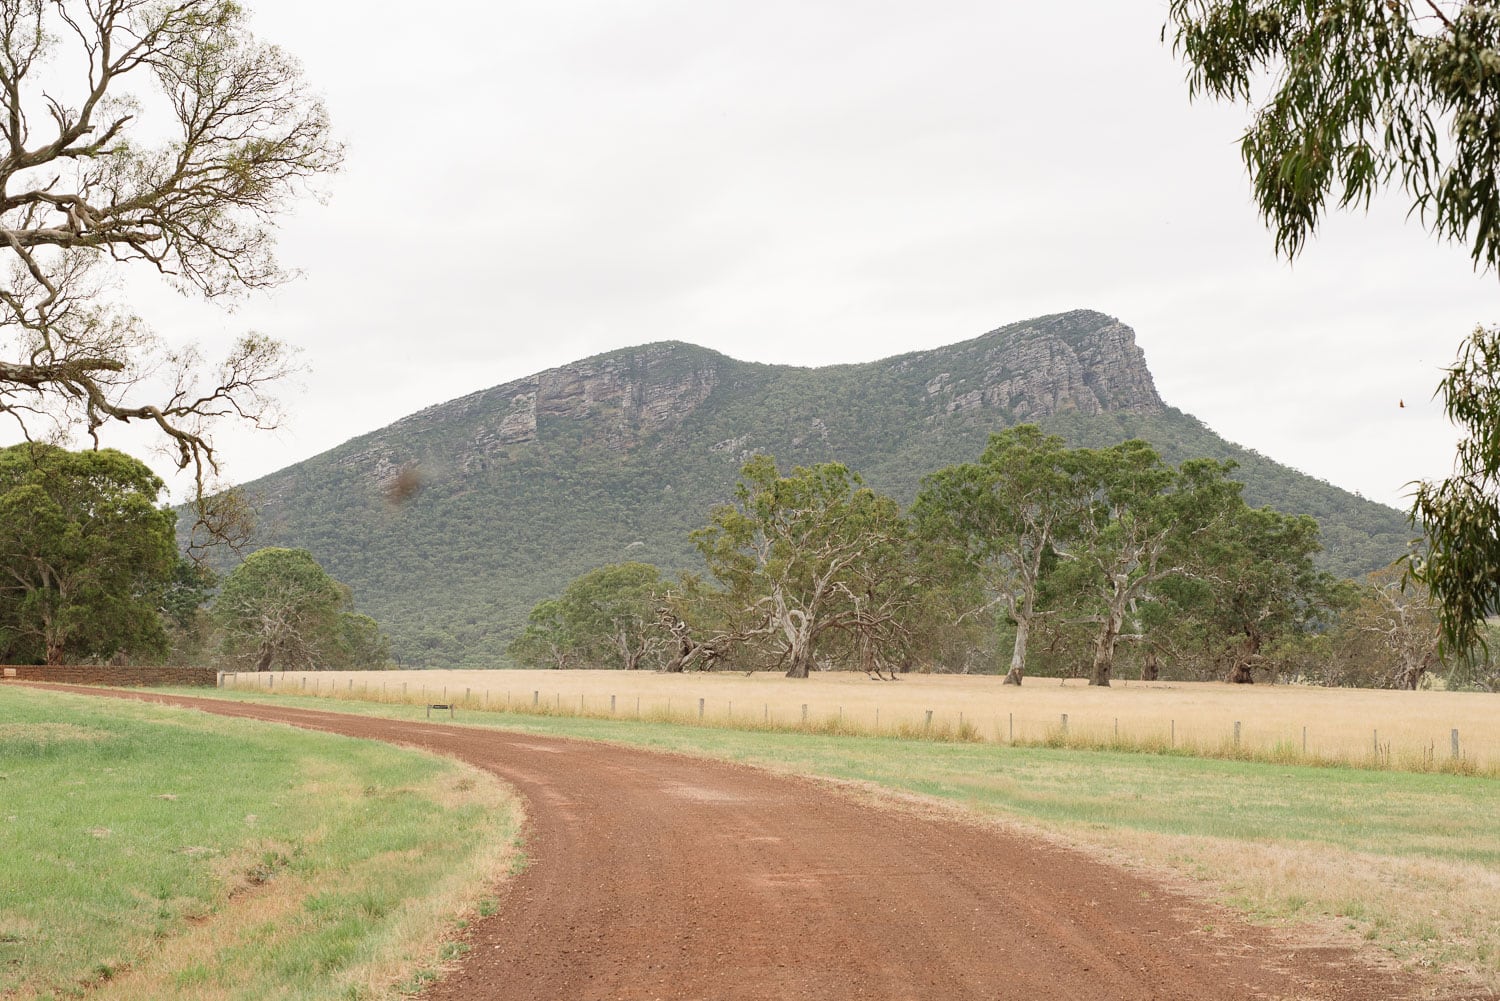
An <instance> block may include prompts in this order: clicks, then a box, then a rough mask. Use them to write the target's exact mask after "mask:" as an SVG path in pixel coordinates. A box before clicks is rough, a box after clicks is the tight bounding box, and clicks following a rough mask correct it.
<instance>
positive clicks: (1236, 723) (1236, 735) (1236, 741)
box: [1234, 720, 1240, 747]
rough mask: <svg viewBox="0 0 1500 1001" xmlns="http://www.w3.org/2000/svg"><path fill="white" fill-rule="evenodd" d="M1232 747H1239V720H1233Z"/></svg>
mask: <svg viewBox="0 0 1500 1001" xmlns="http://www.w3.org/2000/svg"><path fill="white" fill-rule="evenodd" d="M1234 746H1235V747H1239V746H1240V721H1239V720H1235V721H1234Z"/></svg>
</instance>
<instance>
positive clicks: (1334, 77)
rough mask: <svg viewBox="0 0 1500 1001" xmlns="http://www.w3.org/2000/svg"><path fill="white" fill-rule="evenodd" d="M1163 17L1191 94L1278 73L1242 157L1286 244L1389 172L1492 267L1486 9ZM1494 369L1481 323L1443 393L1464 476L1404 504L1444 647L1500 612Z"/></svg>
mask: <svg viewBox="0 0 1500 1001" xmlns="http://www.w3.org/2000/svg"><path fill="white" fill-rule="evenodd" d="M1169 27H1173V28H1174V47H1175V49H1176V50H1177V52H1178V53H1180V54H1181V55H1183V56H1184V57H1185V58H1186V59H1187V60H1188V63H1189V75H1188V84H1189V90H1190V91H1191V92H1192V93H1193V94H1195V95H1196V94H1206V95H1208V96H1210V97H1214V98H1220V99H1228V100H1236V101H1246V102H1248V101H1249V100H1250V95H1251V85H1252V82H1259V81H1262V80H1266V79H1270V81H1271V84H1272V86H1271V92H1270V96H1269V97H1268V98H1267V100H1266V101H1265V102H1264V104H1262V105H1261V107H1260V108H1259V109H1258V110H1257V112H1256V114H1255V117H1254V120H1253V123H1252V124H1251V126H1250V128H1249V129H1247V131H1246V133H1245V136H1244V138H1243V140H1242V141H1241V152H1242V154H1243V156H1244V160H1245V164H1246V166H1247V167H1248V168H1249V171H1250V175H1251V178H1252V181H1253V184H1254V187H1255V193H1256V198H1257V201H1258V203H1259V205H1260V211H1261V214H1262V216H1263V217H1264V218H1265V219H1266V221H1267V223H1268V224H1269V225H1270V226H1271V227H1272V228H1273V229H1274V230H1275V233H1276V246H1277V249H1278V250H1279V251H1281V252H1283V253H1285V254H1286V255H1287V256H1289V257H1290V256H1294V255H1295V254H1296V253H1297V252H1298V251H1299V250H1300V249H1301V248H1302V246H1303V245H1304V244H1305V243H1306V241H1307V238H1308V236H1309V235H1310V234H1311V233H1312V232H1313V231H1314V230H1316V228H1317V225H1318V222H1319V220H1320V217H1321V214H1322V211H1323V208H1324V206H1325V205H1326V204H1327V202H1328V201H1329V200H1330V199H1331V198H1334V197H1337V199H1338V203H1339V205H1340V206H1341V207H1342V206H1360V205H1364V206H1368V204H1369V202H1370V199H1371V197H1372V196H1373V195H1374V194H1375V192H1376V191H1378V190H1380V189H1381V188H1383V187H1386V186H1388V185H1390V184H1392V183H1399V184H1400V186H1401V188H1402V189H1404V191H1405V192H1406V194H1407V196H1408V197H1409V198H1410V199H1411V208H1412V213H1413V214H1415V215H1417V216H1419V217H1420V218H1421V219H1422V221H1423V222H1424V223H1425V224H1426V225H1427V227H1428V228H1429V229H1430V230H1432V231H1433V232H1434V233H1436V234H1437V235H1438V236H1440V237H1443V238H1446V239H1451V240H1453V241H1455V242H1458V243H1461V244H1465V245H1466V246H1468V248H1469V251H1470V254H1471V256H1472V258H1473V261H1474V265H1475V267H1476V268H1477V269H1479V270H1489V269H1491V268H1494V267H1495V266H1496V265H1497V264H1500V125H1497V123H1500V12H1497V10H1496V9H1495V5H1494V4H1493V3H1490V2H1485V3H1458V2H1454V0H1389V2H1386V3H1369V4H1357V3H1356V4H1339V5H1335V6H1329V5H1323V4H1307V3H1301V2H1298V0H1265V2H1261V3H1255V4H1249V3H1246V2H1244V0H1172V3H1171V7H1170V14H1169ZM1163 34H1165V29H1164V31H1163ZM1497 366H1500V331H1496V330H1494V329H1486V328H1484V327H1482V326H1481V327H1479V328H1478V329H1476V330H1475V331H1474V333H1473V334H1472V335H1471V336H1470V338H1469V339H1468V340H1467V341H1466V342H1465V343H1464V345H1463V347H1462V348H1461V350H1460V354H1459V358H1458V361H1457V363H1456V364H1455V365H1454V366H1453V367H1452V368H1451V369H1449V371H1448V374H1447V376H1446V378H1445V379H1444V380H1443V382H1442V385H1441V387H1440V388H1441V392H1442V394H1443V396H1444V399H1445V406H1446V409H1447V412H1448V416H1449V417H1450V419H1452V420H1453V421H1454V422H1455V423H1456V424H1458V425H1459V426H1460V427H1461V428H1463V429H1464V431H1465V435H1466V437H1465V438H1464V440H1463V441H1462V442H1461V443H1460V446H1459V452H1458V462H1457V467H1458V468H1457V472H1456V473H1455V474H1454V475H1453V476H1452V477H1450V478H1448V479H1447V480H1445V481H1442V482H1437V483H1422V484H1420V485H1419V487H1418V490H1417V494H1416V497H1415V502H1414V504H1413V507H1412V520H1413V522H1414V523H1415V524H1417V525H1419V526H1421V527H1422V528H1423V530H1424V531H1425V533H1426V535H1427V541H1426V545H1425V547H1424V550H1425V551H1424V552H1422V553H1420V554H1419V555H1418V556H1417V557H1415V558H1414V559H1413V562H1412V564H1411V572H1412V576H1413V578H1414V579H1415V580H1417V581H1419V582H1421V583H1423V584H1425V585H1426V586H1427V588H1428V589H1430V592H1431V594H1432V596H1433V597H1434V598H1435V599H1436V600H1437V603H1438V616H1439V622H1440V627H1441V636H1442V650H1444V651H1446V652H1447V653H1449V654H1459V655H1462V654H1463V652H1464V651H1467V650H1469V649H1471V648H1472V647H1474V646H1475V644H1477V643H1479V642H1481V641H1482V640H1483V639H1484V637H1485V629H1484V620H1485V618H1486V617H1487V616H1489V615H1492V614H1495V613H1496V612H1497V611H1500V585H1497V581H1500V542H1497V539H1500V500H1497V489H1500V483H1497V479H1496V478H1497V474H1500V447H1497V445H1500V405H1497V404H1500V389H1497V388H1496V378H1497V371H1500V369H1497ZM1332 541H1333V543H1334V544H1337V543H1338V542H1339V541H1340V540H1338V539H1337V538H1334V539H1333V540H1332Z"/></svg>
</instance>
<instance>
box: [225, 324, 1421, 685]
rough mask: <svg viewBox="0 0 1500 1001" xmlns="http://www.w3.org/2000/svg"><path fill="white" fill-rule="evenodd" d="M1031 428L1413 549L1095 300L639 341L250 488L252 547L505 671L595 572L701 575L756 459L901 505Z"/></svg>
mask: <svg viewBox="0 0 1500 1001" xmlns="http://www.w3.org/2000/svg"><path fill="white" fill-rule="evenodd" d="M1026 421H1031V422H1036V423H1040V424H1042V425H1043V426H1044V427H1046V428H1048V429H1049V430H1052V431H1055V432H1057V433H1059V434H1061V435H1063V436H1064V437H1066V438H1067V439H1068V440H1069V441H1070V442H1071V443H1073V444H1076V445H1096V446H1097V445H1105V444H1112V443H1114V442H1117V441H1121V440H1124V439H1126V438H1130V437H1142V438H1145V439H1147V440H1149V441H1151V442H1152V443H1154V444H1155V445H1156V446H1157V447H1158V448H1159V449H1160V450H1161V451H1162V453H1163V454H1164V455H1165V456H1166V457H1167V458H1168V459H1169V460H1170V461H1172V462H1174V463H1175V462H1179V461H1181V460H1183V459H1186V458H1191V457H1194V456H1204V455H1207V456H1214V457H1218V458H1232V459H1234V460H1236V461H1237V462H1238V463H1239V464H1240V473H1241V474H1242V479H1243V481H1244V483H1245V485H1246V489H1245V495H1246V497H1247V499H1248V500H1249V501H1250V502H1251V503H1252V504H1255V505H1261V504H1270V505H1272V506H1275V507H1277V508H1279V509H1281V510H1284V511H1288V512H1293V513H1306V514H1311V515H1313V516H1314V517H1316V518H1317V519H1318V520H1319V521H1320V522H1321V523H1322V525H1323V529H1324V541H1325V546H1326V547H1327V549H1328V552H1327V553H1326V554H1325V556H1326V565H1327V566H1328V567H1329V568H1330V569H1333V570H1335V571H1337V572H1340V573H1343V574H1357V573H1362V572H1364V571H1367V570H1370V569H1373V568H1375V567H1377V566H1380V565H1383V564H1385V563H1388V562H1389V561H1390V560H1392V559H1394V558H1395V557H1396V556H1398V555H1399V554H1400V553H1401V552H1402V551H1403V550H1404V547H1405V544H1406V541H1407V538H1408V532H1409V530H1408V528H1407V526H1406V523H1405V517H1404V516H1403V515H1402V514H1401V513H1400V512H1397V511H1395V510H1394V509H1391V508H1388V507H1384V506H1382V505H1379V504H1374V503H1372V502H1369V501H1366V500H1363V499H1361V498H1358V497H1355V496H1354V495H1352V494H1350V493H1347V492H1345V491H1343V490H1340V489H1338V488H1336V487H1333V486H1331V485H1329V484H1327V483H1324V482H1321V481H1318V480H1315V479H1312V478H1310V477H1308V476H1305V475H1303V474H1301V473H1298V472H1295V471H1293V470H1291V469H1288V468H1286V467H1284V466H1280V465H1277V464H1276V463H1275V462H1272V461H1271V460H1269V459H1267V458H1265V457H1263V456H1261V455H1258V454H1256V453H1254V452H1251V451H1248V450H1246V449H1242V448H1240V447H1238V446H1236V445H1233V444H1231V443H1229V442H1226V441H1224V440H1223V439H1222V438H1219V437H1218V436H1217V435H1215V434H1214V433H1213V432H1212V431H1210V430H1209V429H1208V428H1206V427H1204V426H1203V425H1202V424H1201V423H1200V422H1199V421H1197V420H1196V419H1195V418H1193V417H1191V416H1189V415H1186V414H1183V413H1182V412H1180V411H1178V410H1174V409H1172V408H1170V407H1168V406H1166V405H1165V404H1164V403H1163V402H1162V401H1161V399H1160V397H1159V396H1158V395H1157V393H1156V388H1155V385H1154V383H1153V382H1152V379H1151V374H1150V372H1149V370H1148V369H1147V368H1146V364H1145V360H1144V358H1143V357H1142V354H1141V352H1140V349H1139V348H1138V347H1137V346H1136V344H1135V335H1134V332H1133V331H1132V330H1131V329H1130V328H1129V327H1127V326H1125V325H1124V324H1121V323H1120V322H1118V321H1117V320H1115V319H1113V318H1111V317H1108V316H1104V315H1103V314H1100V313H1095V312H1091V311H1076V312H1070V313H1063V314H1058V315H1055V316H1047V317H1041V318H1038V319H1034V320H1028V321H1025V322H1022V323H1016V324H1012V325H1010V326H1007V327H1002V328H1000V329H998V330H994V331H991V332H990V333H988V334H985V335H984V336H982V337H979V338H976V339H974V340H971V341H966V342H964V343H961V344H956V345H952V346H949V347H944V348H939V349H936V350H933V351H924V352H917V353H913V354H908V355H902V356H899V357H895V358H888V359H884V360H882V361H877V362H870V363H868V364H861V365H839V366H831V367H826V368H817V369H806V368H793V367H789V366H777V365H760V364H752V363H748V362H741V361H736V360H734V359H732V358H728V357H726V356H724V355H721V354H718V353H717V352H714V351H710V350H707V349H705V348H700V347H695V346H693V345H690V344H682V343H675V342H669V343H660V344H649V345H645V346H643V347H637V348H628V349H625V350H621V351H614V352H610V353H608V354H604V355H599V356H597V357H594V358H589V359H586V360H584V361H579V362H576V363H574V364H571V365H566V366H563V367H562V368H558V369H553V370H551V371H548V372H542V373H539V374H537V375H533V376H530V377H527V378H525V379H519V380H517V381H515V382H511V383H507V384H505V385H503V386H497V387H494V388H492V389H487V390H483V391H481V392H478V393H473V394H471V395H469V396H465V397H462V398H460V399H456V400H453V401H450V402H448V403H444V404H441V405H439V406H435V407H431V408H428V409H426V410H423V411H420V412H419V413H416V414H413V415H411V416H410V417H406V418H404V419H402V420H400V421H397V422H396V423H394V424H392V425H390V426H389V427H385V428H382V429H380V430H378V431H375V432H372V433H370V434H367V435H364V436H362V437H360V438H356V439H354V440H352V441H349V442H347V443H345V444H343V445H341V446H339V447H338V448H335V449H333V450H331V451H329V452H326V453H324V454H322V455H319V456H316V457H314V458H312V459H309V460H307V461H306V462H302V463H298V464H297V465H295V466H291V467H288V468H287V469H284V470H281V471H280V472H277V473H273V474H272V475H270V476H267V477H264V478H262V479H260V480H258V481H255V482H253V483H251V484H248V485H247V489H248V490H249V492H250V494H251V495H252V497H254V498H256V499H257V500H258V502H259V503H260V505H261V526H260V530H259V532H258V535H257V539H256V543H257V545H262V546H267V545H284V546H302V547H306V548H308V549H310V550H311V551H312V552H313V553H314V554H315V555H316V556H317V558H318V559H319V560H320V561H322V563H323V564H324V566H325V567H326V568H327V569H328V570H329V572H331V573H332V574H333V575H334V576H335V577H337V578H338V579H339V580H342V581H345V582H347V583H349V584H350V585H352V586H353V587H354V589H355V596H356V599H357V603H358V605H359V607H360V609H361V610H363V611H366V612H369V613H370V614H372V615H374V616H375V617H376V618H377V619H379V620H380V621H381V623H382V624H383V625H384V626H385V627H386V629H387V630H388V631H389V632H390V634H391V636H392V638H393V647H394V650H395V651H396V653H397V655H398V656H399V657H400V659H401V661H402V662H403V663H404V664H407V665H410V666H444V667H448V666H454V667H456V666H466V665H467V666H486V665H498V664H500V663H501V662H502V650H503V647H504V645H505V642H506V641H507V640H508V639H509V637H510V636H512V635H513V634H514V633H515V631H516V630H517V629H518V628H519V626H520V625H521V624H522V623H523V622H524V620H525V617H526V614H527V612H528V611H529V610H530V609H531V607H532V606H533V605H534V604H535V603H536V602H537V601H538V600H540V599H542V598H545V597H548V596H550V595H553V594H555V593H557V592H558V591H560V590H561V589H562V587H563V586H564V585H565V584H566V583H567V582H568V581H569V580H571V579H572V578H573V577H575V576H577V575H578V574H580V573H583V572H584V571H586V570H588V569H590V568H592V567H594V566H598V565H600V564H602V563H608V562H615V561H620V560H626V559H634V560H642V561H646V562H650V563H656V564H658V565H660V566H662V567H663V568H665V569H668V570H678V569H682V568H689V567H693V566H695V565H697V563H698V560H697V556H696V554H695V553H694V551H693V549H692V547H691V546H690V545H689V544H688V541H687V533H688V532H689V531H690V530H691V529H693V528H695V527H698V526H701V525H702V524H704V523H705V521H706V519H707V513H708V510H709V508H710V507H711V506H712V505H714V504H717V503H721V502H723V501H726V500H728V499H729V497H730V495H731V492H732V490H733V485H734V483H735V480H736V476H737V473H738V470H739V468H740V466H741V465H742V464H743V462H744V460H745V459H746V458H747V457H748V456H749V455H751V454H752V453H754V452H767V453H770V454H772V455H774V456H775V457H776V458H777V460H778V462H779V463H780V464H781V465H782V466H784V467H790V466H792V465H793V464H805V463H811V462H820V461H828V460H838V461H841V462H844V463H846V464H848V465H849V466H850V467H852V468H854V469H855V470H857V471H859V472H860V473H861V474H862V475H863V476H864V477H865V479H866V481H867V482H868V483H869V484H870V485H871V486H873V487H875V488H876V489H878V490H881V491H885V492H888V493H891V494H894V495H895V496H897V497H898V498H900V499H901V500H902V501H903V502H907V501H909V500H910V499H911V497H912V496H913V495H914V494H915V492H916V489H917V486H918V484H919V482H920V480H921V478H922V476H924V475H925V474H926V473H928V472H931V471H932V470H934V469H937V468H938V467H940V466H943V465H946V464H949V463H953V462H961V461H968V460H971V459H973V458H975V457H977V456H978V454H979V452H980V450H981V449H982V448H983V447H984V444H985V442H986V440H987V439H988V436H989V435H990V433H991V432H993V431H997V430H1000V429H1003V428H1005V427H1008V426H1010V425H1013V424H1017V423H1021V422H1026Z"/></svg>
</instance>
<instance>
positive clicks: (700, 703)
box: [698, 699, 703, 719]
mask: <svg viewBox="0 0 1500 1001" xmlns="http://www.w3.org/2000/svg"><path fill="white" fill-rule="evenodd" d="M698 718H699V719H702V718H703V700H702V699H699V700H698Z"/></svg>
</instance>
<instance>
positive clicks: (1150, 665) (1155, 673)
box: [1141, 650, 1161, 681]
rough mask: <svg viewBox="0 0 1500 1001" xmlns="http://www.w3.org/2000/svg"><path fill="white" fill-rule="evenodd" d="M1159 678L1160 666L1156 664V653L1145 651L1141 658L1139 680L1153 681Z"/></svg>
mask: <svg viewBox="0 0 1500 1001" xmlns="http://www.w3.org/2000/svg"><path fill="white" fill-rule="evenodd" d="M1160 677H1161V664H1160V663H1158V662H1157V659H1156V651H1155V650H1147V651H1146V654H1145V656H1144V657H1142V658H1141V680H1142V681H1155V680H1157V679H1158V678H1160Z"/></svg>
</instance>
